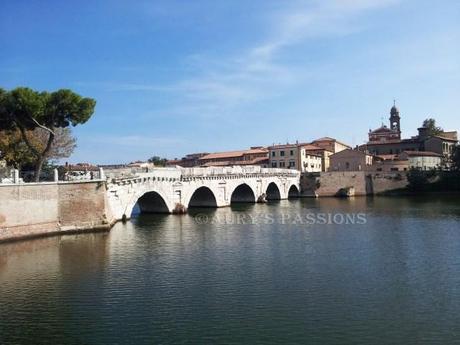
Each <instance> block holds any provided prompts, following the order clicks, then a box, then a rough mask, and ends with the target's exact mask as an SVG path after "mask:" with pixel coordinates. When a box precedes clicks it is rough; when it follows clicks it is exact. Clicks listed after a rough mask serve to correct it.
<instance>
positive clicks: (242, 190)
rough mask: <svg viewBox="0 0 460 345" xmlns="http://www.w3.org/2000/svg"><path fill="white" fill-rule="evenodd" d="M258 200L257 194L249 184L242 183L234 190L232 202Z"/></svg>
mask: <svg viewBox="0 0 460 345" xmlns="http://www.w3.org/2000/svg"><path fill="white" fill-rule="evenodd" d="M254 202H256V195H255V193H254V191H253V190H252V188H251V187H249V185H248V184H246V183H242V184H240V185H238V186H236V188H235V189H234V190H233V192H232V194H231V197H230V203H231V204H233V203H254Z"/></svg>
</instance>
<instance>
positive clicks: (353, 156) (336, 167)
mask: <svg viewBox="0 0 460 345" xmlns="http://www.w3.org/2000/svg"><path fill="white" fill-rule="evenodd" d="M329 160H330V166H329V171H362V170H370V169H371V166H372V163H373V156H372V155H370V154H368V153H366V152H364V151H359V150H352V149H346V150H342V151H340V152H337V153H334V154H333V155H331V156H330V157H329Z"/></svg>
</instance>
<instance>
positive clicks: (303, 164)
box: [268, 143, 324, 172]
mask: <svg viewBox="0 0 460 345" xmlns="http://www.w3.org/2000/svg"><path fill="white" fill-rule="evenodd" d="M268 150H269V155H270V158H269V166H270V167H271V168H287V169H295V170H299V171H302V172H319V171H322V159H323V158H322V155H321V153H322V152H324V149H321V148H320V147H317V146H313V145H311V144H306V143H295V144H279V145H272V146H269V147H268Z"/></svg>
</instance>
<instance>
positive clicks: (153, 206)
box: [133, 192, 169, 213]
mask: <svg viewBox="0 0 460 345" xmlns="http://www.w3.org/2000/svg"><path fill="white" fill-rule="evenodd" d="M136 209H138V210H139V211H140V212H141V213H169V209H168V206H167V205H166V202H165V201H164V199H163V198H162V197H161V195H160V194H158V193H157V192H148V193H145V194H144V195H142V196H141V197H140V198H139V200H137V207H136V206H134V210H133V213H135V212H136Z"/></svg>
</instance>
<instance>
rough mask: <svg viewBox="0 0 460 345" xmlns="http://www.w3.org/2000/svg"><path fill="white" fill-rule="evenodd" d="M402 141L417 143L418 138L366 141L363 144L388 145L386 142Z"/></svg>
mask: <svg viewBox="0 0 460 345" xmlns="http://www.w3.org/2000/svg"><path fill="white" fill-rule="evenodd" d="M404 143H419V140H418V138H412V139H402V140H385V141H376V142H373V141H368V142H367V144H365V145H388V144H404Z"/></svg>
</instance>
